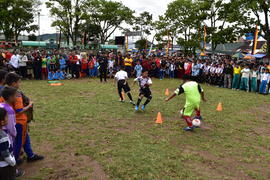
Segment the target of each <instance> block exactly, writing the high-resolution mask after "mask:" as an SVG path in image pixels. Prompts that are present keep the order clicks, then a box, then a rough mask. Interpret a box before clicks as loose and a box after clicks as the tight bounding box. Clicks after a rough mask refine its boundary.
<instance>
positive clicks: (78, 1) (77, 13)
mask: <svg viewBox="0 0 270 180" xmlns="http://www.w3.org/2000/svg"><path fill="white" fill-rule="evenodd" d="M84 2H85V1H84V0H49V1H48V2H46V5H47V8H50V13H51V15H52V16H53V17H54V18H55V21H53V23H52V26H53V27H58V28H59V29H60V30H61V32H63V34H64V35H65V36H66V38H67V43H68V44H69V39H71V41H72V43H73V45H76V44H77V38H78V36H79V26H80V23H81V21H82V16H83V13H82V11H81V9H82V8H83V7H84Z"/></svg>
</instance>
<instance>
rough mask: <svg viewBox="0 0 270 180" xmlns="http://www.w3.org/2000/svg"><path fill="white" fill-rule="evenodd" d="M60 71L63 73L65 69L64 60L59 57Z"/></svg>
mask: <svg viewBox="0 0 270 180" xmlns="http://www.w3.org/2000/svg"><path fill="white" fill-rule="evenodd" d="M59 64H60V71H65V69H66V60H65V59H64V58H63V57H62V56H61V57H60V59H59Z"/></svg>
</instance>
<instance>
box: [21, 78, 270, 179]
mask: <svg viewBox="0 0 270 180" xmlns="http://www.w3.org/2000/svg"><path fill="white" fill-rule="evenodd" d="M63 82H64V86H60V87H51V86H49V85H48V83H47V82H46V81H24V82H23V83H22V90H23V91H24V92H25V93H26V95H28V96H29V97H31V98H32V99H33V100H34V102H35V119H36V120H35V122H34V123H32V124H31V129H30V134H31V138H32V144H33V149H34V151H35V152H37V153H40V154H43V155H45V156H46V159H45V160H44V161H42V162H37V163H35V164H26V163H25V164H23V166H22V168H24V169H25V170H26V175H25V176H24V177H23V178H21V179H23V180H32V179H33V180H39V179H44V180H48V179H52V180H55V179H59V180H60V179H61V180H63V179H72V180H73V179H74V180H79V179H80V180H88V179H119V180H120V179H138V180H148V179H149V180H153V179H159V180H161V179H162V180H167V179H270V170H269V169H270V168H269V167H270V143H269V142H270V122H269V121H270V110H269V109H270V108H269V107H270V96H262V95H257V94H253V93H246V92H240V91H232V90H229V89H222V88H216V87H210V86H206V85H203V87H204V90H205V93H206V98H207V99H208V102H206V103H202V115H203V117H204V122H205V123H204V127H203V128H202V129H197V130H196V132H195V133H187V132H183V131H182V127H184V126H185V124H184V122H183V121H182V120H181V119H180V118H179V114H178V111H179V109H180V107H181V106H183V105H184V96H179V97H177V98H175V99H174V100H172V101H171V102H169V103H167V104H166V103H165V102H164V99H165V96H164V92H165V89H166V88H169V89H170V92H172V91H173V90H174V89H175V88H176V87H177V86H178V85H179V84H180V83H181V82H180V81H179V80H163V81H160V80H157V79H154V80H153V83H154V84H153V86H152V92H153V100H152V102H151V103H150V104H149V106H148V107H147V109H146V112H144V113H142V112H139V113H134V110H133V107H132V106H131V105H130V104H129V103H127V102H126V103H125V104H122V103H119V102H118V96H117V94H116V88H115V86H114V85H113V83H112V81H110V82H109V83H107V84H101V83H99V81H98V80H97V79H95V80H89V79H84V80H69V81H63ZM130 85H131V83H130ZM131 88H132V95H133V97H134V99H136V100H137V95H138V87H137V86H134V87H132V86H131ZM218 102H222V103H223V111H222V112H217V111H215V108H216V106H217V104H218ZM159 111H160V112H161V113H162V116H163V119H164V123H163V124H162V125H156V124H155V123H154V119H155V117H156V115H157V113H158V112H159Z"/></svg>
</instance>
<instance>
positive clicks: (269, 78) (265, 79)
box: [260, 69, 270, 95]
mask: <svg viewBox="0 0 270 180" xmlns="http://www.w3.org/2000/svg"><path fill="white" fill-rule="evenodd" d="M268 72H269V70H268V69H262V74H261V83H260V94H264V95H265V94H267V92H266V88H267V84H268V83H269V81H270V75H269V73H268Z"/></svg>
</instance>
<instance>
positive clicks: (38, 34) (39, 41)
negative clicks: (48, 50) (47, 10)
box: [38, 12, 40, 46]
mask: <svg viewBox="0 0 270 180" xmlns="http://www.w3.org/2000/svg"><path fill="white" fill-rule="evenodd" d="M38 45H39V46H40V12H38Z"/></svg>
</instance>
